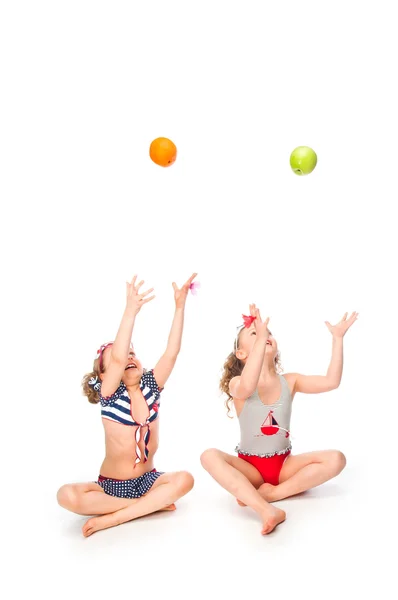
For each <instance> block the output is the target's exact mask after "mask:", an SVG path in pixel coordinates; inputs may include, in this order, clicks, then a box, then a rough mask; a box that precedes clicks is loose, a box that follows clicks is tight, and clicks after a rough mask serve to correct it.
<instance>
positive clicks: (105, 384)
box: [101, 275, 155, 397]
mask: <svg viewBox="0 0 398 600" xmlns="http://www.w3.org/2000/svg"><path fill="white" fill-rule="evenodd" d="M136 280H137V275H135V276H134V277H133V279H132V281H131V283H126V286H127V287H126V308H125V310H124V313H123V317H122V320H121V323H120V326H119V330H118V332H117V335H116V338H115V341H114V343H113V345H112V347H111V355H110V361H109V364H108V365H107V368H106V371H105V372H104V373H103V376H102V386H101V394H102V395H103V396H104V397H106V396H111V395H112V394H113V393H114V392H115V390H117V388H118V387H119V385H120V381H121V379H122V376H123V373H124V369H125V368H126V363H127V360H128V356H129V351H130V347H131V337H132V335H133V328H134V323H135V318H136V316H137V314H138V313H139V311H140V310H141V307H142V306H143V305H144V304H146V303H147V302H150V301H151V300H153V298H154V297H155V296H150V297H149V298H147V296H148V294H150V293H151V292H153V288H151V289H150V290H148V291H146V292H144V293H142V294H140V293H139V290H140V288H141V286H142V285H143V283H144V282H143V281H140V283H139V284H138V285H136Z"/></svg>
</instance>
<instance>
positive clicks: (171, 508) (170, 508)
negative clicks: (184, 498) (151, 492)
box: [158, 504, 177, 512]
mask: <svg viewBox="0 0 398 600" xmlns="http://www.w3.org/2000/svg"><path fill="white" fill-rule="evenodd" d="M170 510H177V507H176V505H175V504H170V505H169V506H165V507H164V508H160V509H159V510H158V512H163V511H170Z"/></svg>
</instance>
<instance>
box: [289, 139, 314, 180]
mask: <svg viewBox="0 0 398 600" xmlns="http://www.w3.org/2000/svg"><path fill="white" fill-rule="evenodd" d="M317 160H318V159H317V156H316V154H315V152H314V151H313V150H312V148H308V146H299V147H298V148H296V149H295V150H293V152H292V153H291V155H290V166H291V167H292V169H293V172H294V173H296V175H309V174H310V173H312V171H313V170H314V169H315V167H316V163H317Z"/></svg>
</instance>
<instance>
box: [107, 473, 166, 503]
mask: <svg viewBox="0 0 398 600" xmlns="http://www.w3.org/2000/svg"><path fill="white" fill-rule="evenodd" d="M160 475H163V473H162V472H161V471H156V469H153V471H149V472H148V473H144V474H143V475H141V476H140V477H135V478H134V479H110V478H109V477H102V475H100V476H99V477H98V481H97V483H98V485H100V486H101V487H102V489H103V490H104V492H105V494H108V495H109V496H116V497H117V498H141V496H143V495H144V494H146V493H147V492H149V490H150V489H151V487H152V486H153V484H154V483H155V481H156V480H157V478H158V477H160Z"/></svg>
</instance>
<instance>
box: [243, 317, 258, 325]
mask: <svg viewBox="0 0 398 600" xmlns="http://www.w3.org/2000/svg"><path fill="white" fill-rule="evenodd" d="M242 317H243V325H244V326H245V327H247V328H249V327H250V325H251V324H252V323H253V321H255V320H256V318H257V317H252V316H251V315H250V317H247V316H246V315H242Z"/></svg>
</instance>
